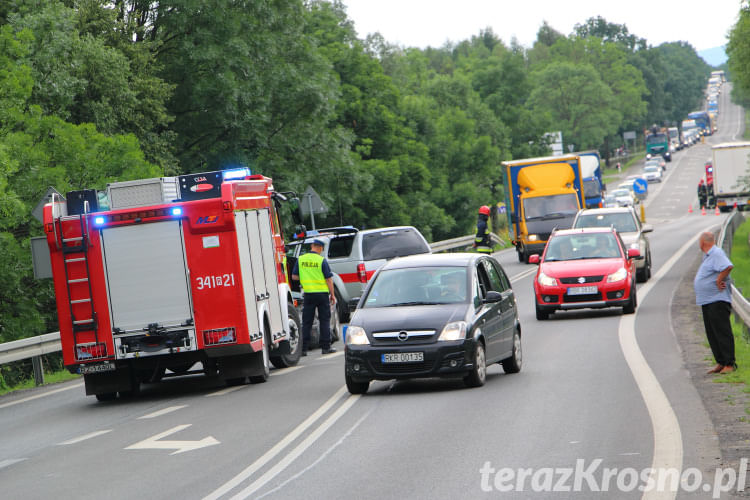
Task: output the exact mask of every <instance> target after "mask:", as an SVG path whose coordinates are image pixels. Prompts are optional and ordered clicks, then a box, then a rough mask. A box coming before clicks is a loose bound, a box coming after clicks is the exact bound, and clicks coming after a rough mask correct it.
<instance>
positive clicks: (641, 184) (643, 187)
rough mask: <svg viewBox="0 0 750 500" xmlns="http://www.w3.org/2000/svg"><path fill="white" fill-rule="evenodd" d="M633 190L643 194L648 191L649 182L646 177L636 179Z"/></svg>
mask: <svg viewBox="0 0 750 500" xmlns="http://www.w3.org/2000/svg"><path fill="white" fill-rule="evenodd" d="M633 191H635V193H636V194H643V193H645V192H646V191H648V182H646V179H636V180H634V181H633Z"/></svg>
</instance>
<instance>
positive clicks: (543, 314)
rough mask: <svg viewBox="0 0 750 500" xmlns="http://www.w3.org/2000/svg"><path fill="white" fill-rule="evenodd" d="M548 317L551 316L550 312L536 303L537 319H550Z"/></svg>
mask: <svg viewBox="0 0 750 500" xmlns="http://www.w3.org/2000/svg"><path fill="white" fill-rule="evenodd" d="M548 318H549V312H547V311H545V310H543V309H542V308H541V307H539V304H536V319H538V320H539V321H544V320H545V319H548Z"/></svg>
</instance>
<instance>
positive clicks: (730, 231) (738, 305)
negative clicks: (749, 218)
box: [718, 210, 750, 336]
mask: <svg viewBox="0 0 750 500" xmlns="http://www.w3.org/2000/svg"><path fill="white" fill-rule="evenodd" d="M744 221H745V216H744V215H742V213H741V212H738V211H737V210H735V211H734V212H732V215H730V216H729V217H728V218H727V220H725V221H724V224H722V225H721V231H720V232H719V241H718V243H719V246H720V247H721V248H722V250H724V253H726V254H727V255H731V251H732V243H733V242H734V232H735V230H737V228H738V227H739V226H740V225H741V224H742V223H743V222H744ZM729 286H730V289H731V292H732V311H733V312H734V315H735V317H736V318H738V319H740V320H741V321H742V322H743V323H744V325H745V333H746V336H747V330H748V327H750V302H748V300H747V299H746V298H745V296H744V295H742V292H740V291H739V290H738V289H737V287H735V286H734V284H733V283H731V284H730V285H729Z"/></svg>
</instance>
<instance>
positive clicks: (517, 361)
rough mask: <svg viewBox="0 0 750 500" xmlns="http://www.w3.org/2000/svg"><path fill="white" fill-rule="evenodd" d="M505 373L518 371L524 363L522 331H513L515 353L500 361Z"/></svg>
mask: <svg viewBox="0 0 750 500" xmlns="http://www.w3.org/2000/svg"><path fill="white" fill-rule="evenodd" d="M500 363H501V364H502V365H503V371H504V372H505V373H518V372H520V371H521V366H522V365H523V350H522V349H521V332H520V331H519V330H518V328H516V329H515V330H514V331H513V355H512V356H511V357H509V358H506V359H504V360H502V361H501V362H500Z"/></svg>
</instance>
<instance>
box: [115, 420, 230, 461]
mask: <svg viewBox="0 0 750 500" xmlns="http://www.w3.org/2000/svg"><path fill="white" fill-rule="evenodd" d="M191 425H193V424H182V425H178V426H176V427H172V428H171V429H169V430H168V431H164V432H161V433H159V434H157V435H155V436H151V437H150V438H148V439H144V440H143V441H141V442H139V443H135V444H131V445H130V446H128V447H127V448H125V449H126V450H176V451H174V452H172V453H170V455H177V454H178V453H184V452H186V451H193V450H197V449H199V448H205V447H206V446H213V445H215V444H219V441H217V440H216V439H214V437H213V436H208V437H204V438H203V439H201V440H200V441H159V440H160V439H161V438H163V437H166V436H169V435H170V434H174V433H175V432H180V431H181V430H184V429H187V428H188V427H190V426H191Z"/></svg>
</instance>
